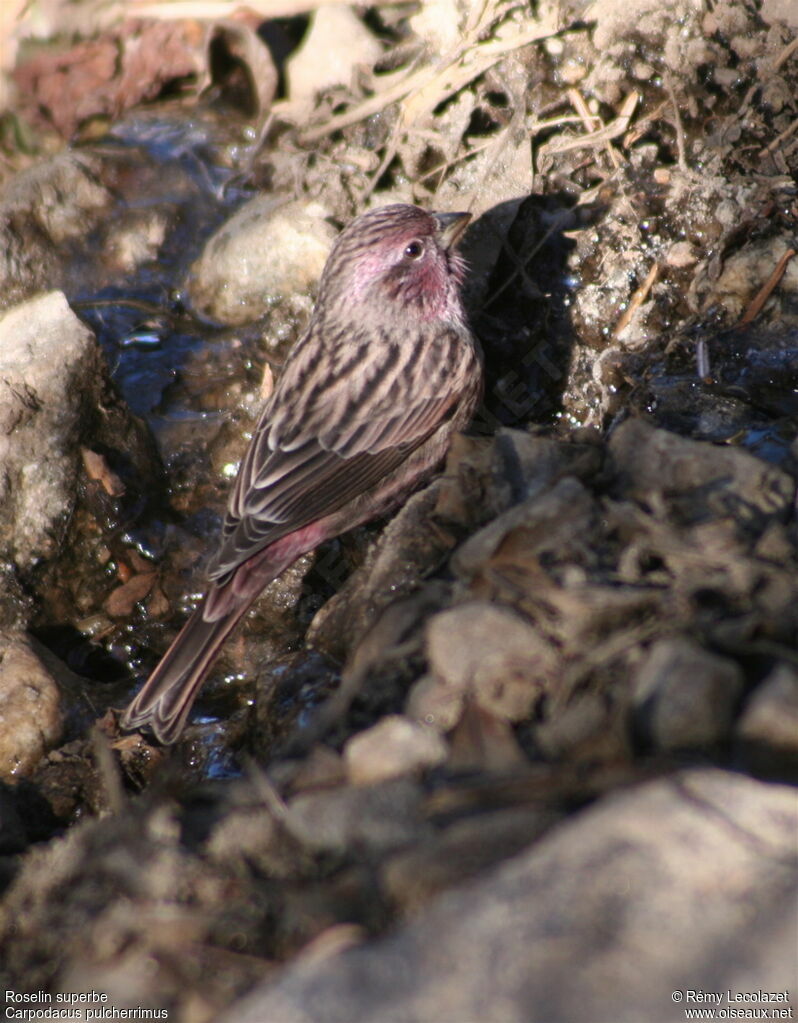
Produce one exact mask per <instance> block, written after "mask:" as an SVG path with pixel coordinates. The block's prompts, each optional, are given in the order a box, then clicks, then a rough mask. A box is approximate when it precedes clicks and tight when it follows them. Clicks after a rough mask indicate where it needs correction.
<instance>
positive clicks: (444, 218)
mask: <svg viewBox="0 0 798 1023" xmlns="http://www.w3.org/2000/svg"><path fill="white" fill-rule="evenodd" d="M432 216H433V218H434V219H435V222H436V224H437V225H438V241H439V242H440V244H441V247H442V248H443V249H445V250H447V251H448V250H449V249H453V248H454V246H455V245H456V244H457V243H458V241H459V240H460V236H461V235H462V233H463V231H465V229H466V228H467V227H468V223H469V221H470V220H471V214H470V213H433V214H432Z"/></svg>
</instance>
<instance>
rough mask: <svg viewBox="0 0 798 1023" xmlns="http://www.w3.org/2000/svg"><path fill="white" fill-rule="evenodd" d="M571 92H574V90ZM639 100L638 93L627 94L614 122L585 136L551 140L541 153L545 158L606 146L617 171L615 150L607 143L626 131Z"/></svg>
mask: <svg viewBox="0 0 798 1023" xmlns="http://www.w3.org/2000/svg"><path fill="white" fill-rule="evenodd" d="M571 91H574V92H575V90H571ZM569 95H570V92H569ZM576 96H579V93H576ZM639 98H640V94H639V93H638V92H631V93H629V95H628V96H627V97H626V99H625V100H624V102H623V106H622V107H621V113H620V114H619V115H618V117H616V118H615V120H614V121H611V122H610V123H609V124H607V125H604V126H603V127H602V128H599V129H598V130H589V131H588V134H587V135H580V136H579V137H578V138H557V139H552V141H551V142H547V143H546V145H545V146H542V147H541V152H545V153H546V155H547V156H551V155H553V154H554V153H566V152H568V151H569V150H570V149H581V148H583V147H590V146H599V145H602V144H606V145H607V146H608V147H609V150H610V154H611V156H612V158H613V163H615V167H616V170H617V169H618V167H619V163H618V162H617V161H618V156H617V154H616V153H615V150H614V149H613V148H612V147H611V146H609V141H610V139H614V138H617V137H618V136H619V135H623V134H624V132H626V131H628V129H629V121H630V120H631V117H632V113H633V112H634V108H635V106H636V105H637V101H638V99H639ZM579 100H580V101H581V102H582V103H584V100H582V97H581V96H579ZM574 106H575V107H576V106H577V104H576V102H575V103H574ZM584 109H585V111H586V116H587V117H589V118H593V120H598V118H594V117H593V115H592V114H591V113H590V112H589V111H587V108H586V107H585V108H584ZM582 121H583V123H587V122H586V120H585V117H582ZM599 123H601V122H599Z"/></svg>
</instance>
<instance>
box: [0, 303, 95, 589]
mask: <svg viewBox="0 0 798 1023" xmlns="http://www.w3.org/2000/svg"><path fill="white" fill-rule="evenodd" d="M103 374H104V367H103V366H102V356H101V354H100V350H99V348H98V346H97V342H96V341H95V339H94V336H93V334H92V333H91V331H90V330H89V329H88V328H87V327H84V325H83V324H82V323H81V322H80V321H79V320H78V319H77V317H76V316H75V315H74V313H73V312H72V310H71V309H70V308H69V306H68V305H67V302H66V299H65V298H64V296H63V295H62V294H61V293H60V292H51V293H50V294H49V295H42V296H41V297H39V298H35V299H31V300H30V301H29V302H26V303H24V304H23V305H20V306H17V307H15V308H14V309H11V310H9V311H8V312H6V313H5V315H4V316H3V317H2V319H0V547H2V548H3V549H4V550H5V552H6V554H7V556H10V557H11V558H12V559H13V560H14V562H15V563H16V564H17V566H19V567H20V568H23V569H27V568H30V567H31V566H33V565H34V564H35V563H36V562H38V561H40V560H41V559H43V558H48V557H51V556H52V554H53V553H54V551H55V550H56V549H57V546H58V543H59V540H60V536H61V534H62V532H63V529H64V527H65V525H66V521H67V519H68V517H69V515H70V513H71V511H72V507H73V504H74V501H75V497H76V485H77V477H78V470H79V460H80V454H79V450H78V441H79V437H80V430H81V421H82V419H83V417H84V415H86V414H87V413H88V407H89V406H90V404H91V402H92V397H93V394H92V385H94V386H96V382H97V380H98V378H99V379H102V377H103Z"/></svg>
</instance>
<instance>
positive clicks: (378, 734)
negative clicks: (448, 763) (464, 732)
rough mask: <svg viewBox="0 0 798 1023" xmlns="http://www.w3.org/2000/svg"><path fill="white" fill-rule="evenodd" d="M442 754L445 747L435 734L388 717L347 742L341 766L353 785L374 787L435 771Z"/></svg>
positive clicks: (394, 717)
mask: <svg viewBox="0 0 798 1023" xmlns="http://www.w3.org/2000/svg"><path fill="white" fill-rule="evenodd" d="M446 753H447V748H446V743H445V742H444V741H443V739H442V738H441V737H440V735H439V734H438V733H437V732H433V731H432V730H431V729H429V728H425V727H424V726H423V725H419V724H417V723H416V722H415V721H410V720H408V719H407V718H405V717H402V716H401V715H400V714H391V715H389V716H388V717H384V718H383V719H382V720H381V721H380V722H379V723H378V724H376V725H374V727H373V728H368V729H366V731H364V732H359V733H358V734H357V735H355V736H353V737H352V738H351V739H350V740H349V742H348V743H347V744H346V746H344V762H345V763H346V770H347V774H348V775H349V780H350V781H351V782H352V784H353V785H374V784H376V783H377V782H381V781H387V780H388V779H389V778H399V777H401V776H402V775H404V774H415V773H417V772H418V773H420V772H421V771H424V770H426V769H427V768H429V767H437V766H438V764H442V763H443V762H444V760H446Z"/></svg>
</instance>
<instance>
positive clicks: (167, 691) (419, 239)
mask: <svg viewBox="0 0 798 1023" xmlns="http://www.w3.org/2000/svg"><path fill="white" fill-rule="evenodd" d="M469 219H470V216H469V214H467V213H427V212H425V211H424V210H421V209H419V208H418V207H416V206H405V205H398V204H397V205H393V206H383V207H381V208H379V209H375V210H371V211H370V212H369V213H364V214H363V215H362V216H360V217H357V218H356V219H355V220H353V221H352V223H351V224H350V225H349V226H348V227H347V228H346V229H345V230H344V231H343V232H342V233H341V234H340V235H339V237H338V238H337V239H336V241H335V244H334V245H333V248H332V251H331V253H330V256H329V259H328V260H327V264H326V266H325V267H324V272H323V274H322V278H321V282H320V286H319V297H318V300H317V302H316V306H315V309H314V311H313V316H312V318H311V322H310V326H309V327H308V330H307V333H306V334H305V335H304V336H303V337H302V339H301V340H300V341H299V342H298V343H297V344H296V346H295V347H294V349H293V350H292V352H291V354H290V356H289V358H288V360H287V361H286V364H285V368H284V370H283V374H282V376H281V378H280V381H279V383H278V385H277V387H276V388H275V391H274V393H273V394H272V396H271V398H270V400H269V401H268V403H267V405H266V407H265V408H264V410H263V413H262V414H261V416H260V419H259V421H258V425H257V427H256V429H255V433H254V435H253V437H252V441H251V442H250V445H249V447H248V449H247V452H246V454H245V456H244V459H243V461H242V463H241V467H240V469H239V472H238V478H237V479H236V482H235V486H234V488H233V492H232V494H231V496H230V501H229V505H228V509H227V514H226V517H225V520H224V523H223V525H222V533H221V537H220V539H219V546H218V550H217V551H216V553H215V555H214V556H213V558H212V560H211V562H210V565H209V568H208V578H209V582H210V585H209V589H208V592H207V594H206V595H205V597H204V598H203V600H202V602H201V603H200V605H199V606H198V607H197V609H196V611H194V613H193V614H192V615H191V617H190V618H189V619H188V621H187V622H186V624H185V625H184V626H183V629H182V630H181V632H180V633H179V634H178V636H177V638H176V639H175V641H174V642H173V643H172V645H171V646H170V647H169V649H168V650H167V651H166V654H165V655H164V657H163V659H162V660H161V662H160V663H159V664H158V666H157V667H156V669H155V671H154V672H153V673H152V675H150V677H149V679H148V680H147V682H146V683H145V684H144V686H143V688H142V689H141V691H140V692H139V693H138V695H137V696H136V697H135V699H134V700H133V702H132V703H131V704H130V706H129V707H128V708H127V710H126V711H125V713H124V715H123V717H122V727H123V728H126V729H132V728H138V727H140V726H143V725H148V726H149V727H150V728H151V729H152V731H153V732H154V733H155V735H156V736H157V738H158V739H159V740H160V741H161V742H164V743H170V742H174V741H175V739H177V737H178V736H179V735H180V732H181V731H182V729H183V726H184V724H185V721H186V717H187V715H188V712H189V710H190V709H191V705H192V704H193V702H194V699H195V697H196V695H197V692H198V690H199V688H200V686H201V685H202V683H203V680H204V679H205V676H206V674H207V673H208V671H209V669H210V667H211V665H212V664H213V661H214V659H215V658H216V656H217V654H218V652H219V649H220V648H221V645H222V643H223V642H224V640H225V639H226V638H227V636H228V635H229V633H230V631H231V630H232V629H233V628H234V626H235V625H236V623H237V622H238V621H239V619H240V618H241V617H242V616H243V615H244V613H245V612H246V611H247V609H248V608H249V606H250V604H251V603H252V602H253V600H255V598H256V597H257V596H258V594H259V593H260V592H261V590H262V589H263V588H264V586H266V584H267V583H269V582H271V581H272V580H273V579H275V578H276V577H277V576H278V575H279V574H280V573H281V572H283V571H284V570H285V569H286V568H287V567H288V566H289V565H290V564H291V563H292V562H294V561H295V560H296V559H297V558H298V557H299V556H300V555H301V554H304V553H305V552H306V551H309V550H312V549H313V548H314V547H317V546H318V545H319V544H320V543H322V541H324V540H328V539H330V538H331V537H334V536H337V535H338V534H339V533H343V532H345V531H346V530H348V529H351V528H352V527H353V526H356V525H359V524H360V523H362V522H366V521H367V520H369V519H372V518H374V517H376V516H378V515H380V514H382V513H384V512H386V511H388V510H389V509H390V508H391V507H393V506H394V505H396V503H397V502H398V501H399V499H400V498H401V497H402V496H403V495H404V494H406V493H407V492H408V491H409V490H411V489H412V488H413V487H414V486H415V485H416V484H417V483H419V482H420V481H421V480H423V479H424V478H426V477H427V476H428V475H429V473H430V472H431V471H432V470H433V469H434V468H435V467H436V466H437V465H438V464H439V463H440V462H441V461H442V459H443V457H444V455H445V454H446V451H447V448H448V446H449V442H450V439H451V437H452V434H453V433H454V432H455V431H456V430H460V429H462V428H463V427H465V426H466V425H467V424H468V422H469V420H470V418H471V415H472V413H473V412H474V408H475V406H476V404H477V402H478V401H479V397H480V394H481V389H482V364H481V356H480V352H479V346H478V344H477V342H476V340H475V339H474V337H473V335H472V334H471V331H470V330H469V328H468V326H467V324H466V318H465V313H464V311H463V307H462V304H461V301H460V283H461V281H462V278H463V274H464V269H465V265H464V263H463V261H462V259H461V258H460V257H459V256H458V255H457V254H456V253H455V252H454V246H455V244H456V242H457V240H458V239H459V237H460V235H461V234H462V232H463V230H464V229H465V226H466V225H467V223H468V221H469Z"/></svg>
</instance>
